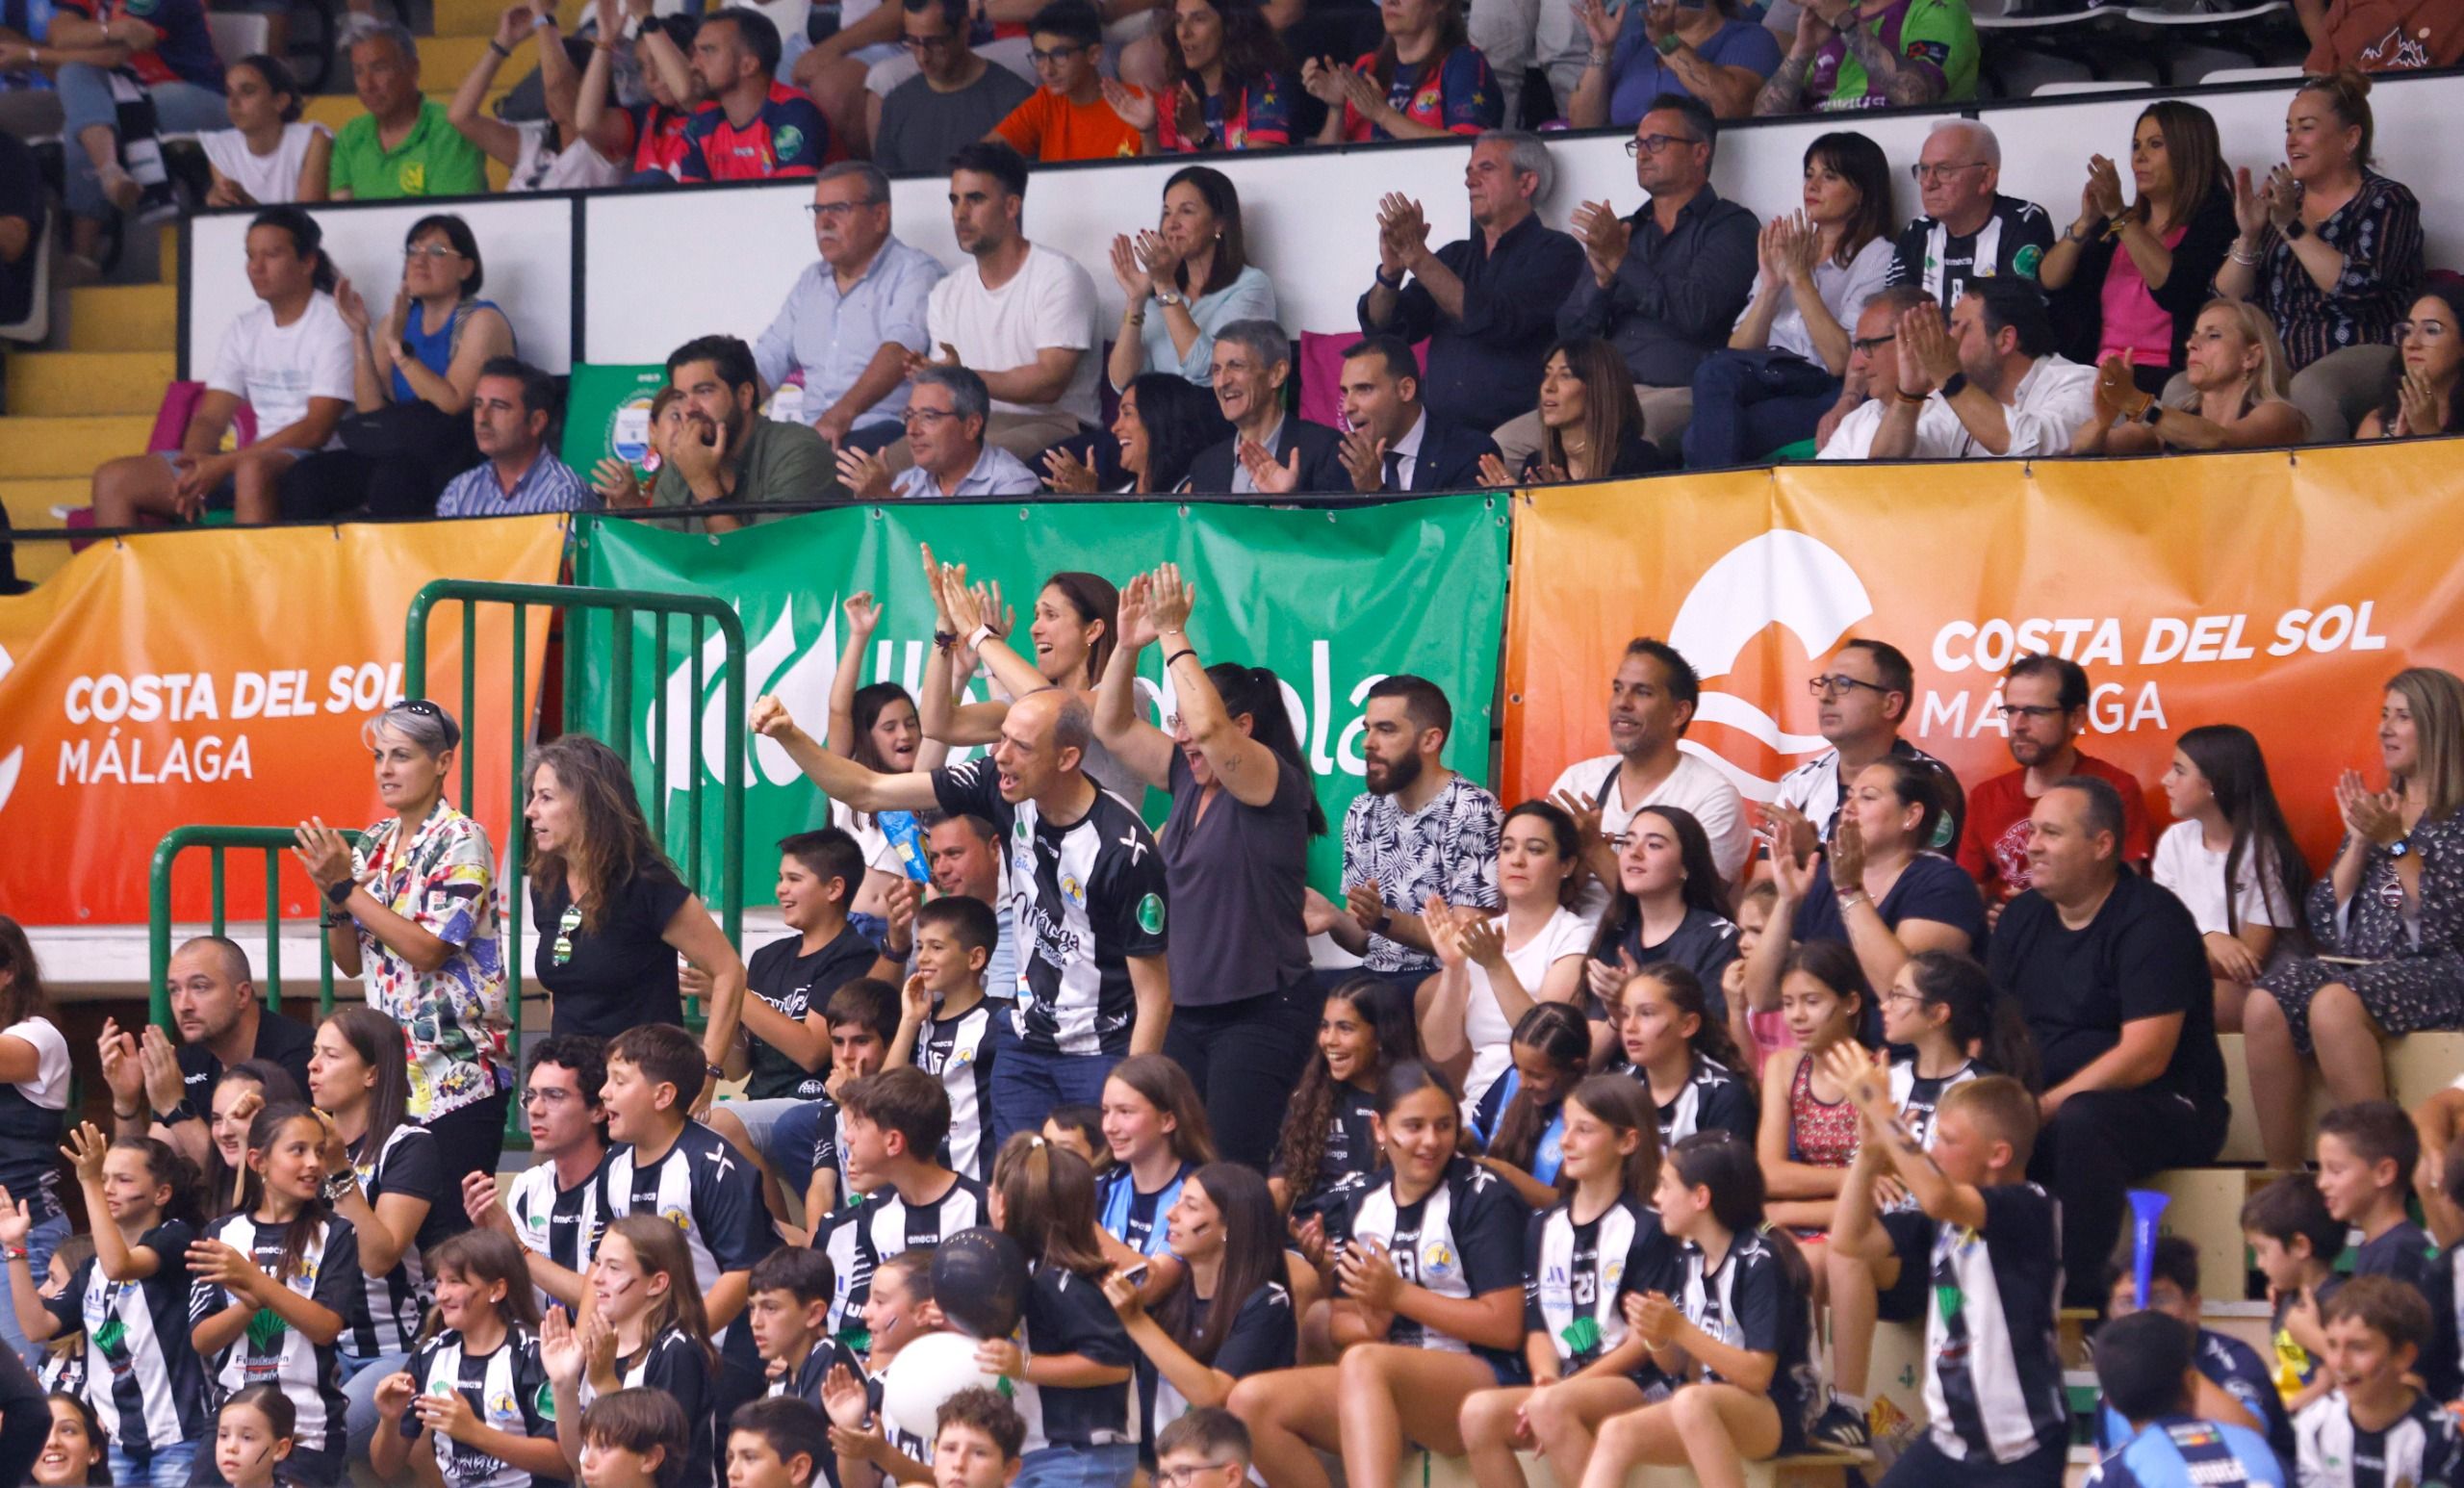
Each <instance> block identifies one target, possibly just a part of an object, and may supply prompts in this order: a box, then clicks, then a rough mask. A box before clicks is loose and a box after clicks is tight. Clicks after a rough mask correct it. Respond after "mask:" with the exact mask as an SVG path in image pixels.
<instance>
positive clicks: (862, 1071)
mask: <svg viewBox="0 0 2464 1488" xmlns="http://www.w3.org/2000/svg"><path fill="white" fill-rule="evenodd" d="M822 1018H823V1021H825V1022H826V1023H827V1024H828V1025H829V1027H830V1079H829V1080H828V1082H827V1083H826V1084H825V1085H824V1087H823V1089H822V1092H821V1094H820V1096H819V1097H817V1098H816V1099H815V1100H813V1101H812V1102H811V1105H810V1110H811V1112H812V1123H813V1124H812V1152H811V1154H810V1160H811V1164H812V1176H811V1177H810V1178H809V1179H807V1180H806V1182H805V1224H806V1226H807V1227H808V1228H809V1229H810V1230H811V1232H812V1233H813V1234H815V1235H819V1234H820V1233H821V1231H822V1227H823V1226H824V1225H826V1224H827V1223H828V1222H829V1221H830V1219H831V1218H832V1216H833V1215H834V1214H835V1213H836V1211H837V1210H838V1208H839V1207H840V1206H841V1205H845V1204H852V1203H854V1202H856V1200H858V1199H860V1198H861V1197H863V1196H864V1195H863V1193H862V1191H861V1190H860V1189H858V1188H856V1187H855V1186H854V1184H853V1183H851V1182H850V1181H849V1179H848V1175H847V1147H846V1144H845V1143H844V1142H841V1141H840V1140H839V1133H838V1123H839V1099H838V1098H839V1093H840V1092H841V1091H843V1090H846V1088H847V1087H848V1085H849V1084H851V1083H852V1082H854V1081H857V1080H860V1079H862V1078H863V1077H864V1076H866V1075H869V1074H871V1073H873V1072H874V1071H876V1070H878V1069H880V1068H881V1067H882V1065H883V1064H884V1062H886V1060H887V1059H888V1058H889V1044H890V1039H893V1038H895V1037H896V1036H897V1034H898V988H897V987H896V986H894V985H892V984H891V983H888V982H885V981H882V980H881V979H880V978H878V977H858V978H857V979H856V980H855V981H853V982H850V983H848V984H847V985H846V986H844V987H841V988H838V990H836V991H834V992H833V993H831V994H830V1005H829V1006H828V1007H826V1008H824V1009H823V1010H822ZM782 1124H783V1123H782Z"/></svg>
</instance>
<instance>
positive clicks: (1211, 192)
mask: <svg viewBox="0 0 2464 1488" xmlns="http://www.w3.org/2000/svg"><path fill="white" fill-rule="evenodd" d="M1166 29H1167V30H1169V29H1170V27H1169V25H1167V27H1166ZM1175 186H1186V187H1188V188H1189V189H1190V190H1191V191H1193V192H1197V197H1198V200H1200V201H1202V202H1205V203H1206V210H1207V211H1208V212H1209V213H1211V214H1213V215H1214V218H1215V227H1216V234H1215V257H1214V259H1213V260H1212V261H1211V262H1209V263H1208V265H1207V269H1206V282H1205V283H1204V284H1192V283H1190V266H1189V262H1188V260H1186V259H1184V260H1183V261H1181V262H1180V263H1178V264H1175V265H1173V266H1172V282H1173V283H1174V284H1176V285H1178V286H1180V288H1181V289H1182V290H1183V291H1185V292H1186V293H1187V294H1188V295H1190V297H1191V298H1193V299H1197V298H1203V297H1204V296H1206V295H1212V294H1214V293H1215V292H1216V291H1217V290H1221V289H1229V288H1231V285H1232V281H1233V280H1235V279H1238V278H1239V277H1241V271H1242V270H1243V269H1246V268H1248V267H1249V244H1248V238H1247V237H1246V235H1245V234H1244V233H1243V232H1242V231H1241V193H1240V192H1239V191H1238V190H1236V189H1235V188H1234V187H1233V185H1232V178H1231V177H1230V176H1227V175H1225V174H1224V173H1223V172H1222V171H1220V170H1218V169H1216V168H1215V167H1213V166H1183V167H1181V168H1180V169H1178V170H1175V171H1173V172H1172V173H1171V175H1170V176H1169V177H1168V179H1166V181H1165V182H1164V194H1166V195H1170V194H1171V192H1172V188H1173V187H1175Z"/></svg>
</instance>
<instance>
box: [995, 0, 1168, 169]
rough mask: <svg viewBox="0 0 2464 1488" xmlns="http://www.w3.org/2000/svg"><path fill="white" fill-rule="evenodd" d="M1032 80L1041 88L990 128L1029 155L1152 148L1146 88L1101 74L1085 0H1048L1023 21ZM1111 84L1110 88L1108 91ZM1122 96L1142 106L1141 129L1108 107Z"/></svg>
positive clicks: (1096, 22)
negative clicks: (1033, 72)
mask: <svg viewBox="0 0 2464 1488" xmlns="http://www.w3.org/2000/svg"><path fill="white" fill-rule="evenodd" d="M1027 38H1028V41H1029V43H1030V44H1031V45H1032V46H1033V47H1034V50H1033V51H1031V52H1030V53H1028V55H1029V56H1031V57H1033V58H1034V59H1035V63H1036V79H1037V81H1038V82H1040V83H1041V84H1042V85H1043V86H1042V87H1041V88H1040V89H1038V90H1036V91H1035V94H1034V96H1032V97H1030V98H1029V99H1028V100H1027V101H1026V102H1024V103H1022V104H1020V105H1018V106H1017V108H1015V109H1014V110H1012V111H1011V114H1010V116H1009V117H1008V118H1005V119H1003V120H1002V121H1001V122H1000V123H998V124H996V125H994V126H993V128H992V133H993V135H994V136H995V137H997V138H998V139H1000V140H1001V141H1002V142H1004V143H1006V144H1008V145H1009V146H1010V148H1012V149H1014V150H1016V151H1017V152H1018V153H1019V154H1020V155H1023V156H1025V157H1026V158H1027V159H1029V160H1033V161H1042V162H1047V163H1048V162H1051V161H1057V160H1114V159H1117V158H1119V157H1121V156H1125V155H1142V154H1147V153H1150V152H1152V151H1153V150H1155V149H1156V143H1155V139H1154V129H1155V125H1154V123H1153V121H1152V120H1153V117H1154V106H1153V105H1152V104H1151V103H1148V101H1147V96H1148V95H1147V92H1146V90H1144V89H1142V88H1140V87H1138V86H1137V85H1135V84H1131V83H1115V84H1113V87H1112V88H1107V87H1105V86H1104V85H1105V84H1106V83H1107V82H1110V81H1111V80H1110V79H1107V78H1106V77H1105V76H1104V75H1103V71H1102V65H1101V64H1102V63H1103V60H1104V17H1103V13H1101V12H1099V11H1097V10H1096V9H1095V8H1094V7H1093V6H1092V5H1091V4H1089V3H1088V0H1052V3H1051V4H1050V5H1047V6H1045V7H1044V8H1043V9H1042V10H1040V11H1038V12H1036V13H1035V18H1034V19H1033V20H1030V21H1029V22H1027ZM1115 89H1117V90H1118V91H1117V92H1116V91H1115ZM1116 97H1124V98H1126V99H1128V100H1131V101H1132V102H1133V105H1138V104H1142V105H1145V108H1144V110H1143V112H1144V113H1145V114H1146V115H1147V118H1148V120H1149V122H1148V123H1147V124H1146V125H1145V127H1144V128H1143V129H1141V128H1140V127H1139V126H1137V125H1134V124H1132V123H1130V122H1129V121H1128V120H1127V119H1126V118H1124V117H1122V116H1121V115H1120V114H1119V113H1118V112H1117V110H1115V109H1114V107H1113V99H1114V98H1116Z"/></svg>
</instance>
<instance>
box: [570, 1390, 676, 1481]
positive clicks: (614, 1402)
mask: <svg viewBox="0 0 2464 1488" xmlns="http://www.w3.org/2000/svg"><path fill="white" fill-rule="evenodd" d="M692 1435H693V1430H692V1427H691V1426H690V1425H689V1424H687V1423H686V1422H685V1420H684V1407H683V1406H681V1405H679V1404H677V1403H676V1397H674V1396H672V1395H669V1394H668V1393H667V1392H666V1391H664V1390H646V1389H643V1388H641V1387H640V1386H633V1387H631V1388H629V1389H625V1390H611V1391H609V1392H608V1393H607V1394H605V1395H603V1396H601V1397H600V1398H598V1399H595V1400H593V1401H591V1402H590V1405H589V1407H588V1408H587V1409H585V1410H584V1411H583V1412H582V1413H581V1442H582V1447H581V1461H580V1463H579V1464H578V1465H579V1467H580V1468H581V1488H680V1483H681V1481H682V1479H683V1476H684V1453H685V1450H686V1448H687V1447H688V1445H689V1444H690V1443H691V1440H692ZM695 1488H700V1485H698V1484H696V1485H695Z"/></svg>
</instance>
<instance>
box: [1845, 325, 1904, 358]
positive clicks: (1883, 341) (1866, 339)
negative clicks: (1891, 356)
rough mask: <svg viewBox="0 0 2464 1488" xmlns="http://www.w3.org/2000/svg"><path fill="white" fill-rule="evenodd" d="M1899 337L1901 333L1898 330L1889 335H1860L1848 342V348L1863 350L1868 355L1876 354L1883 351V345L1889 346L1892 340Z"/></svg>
mask: <svg viewBox="0 0 2464 1488" xmlns="http://www.w3.org/2000/svg"><path fill="white" fill-rule="evenodd" d="M1898 339H1899V333H1898V332H1897V331H1893V332H1891V333H1890V334H1889V335H1887V336H1859V337H1856V338H1855V339H1853V340H1851V341H1850V342H1849V343H1848V348H1849V349H1850V350H1852V351H1862V352H1863V353H1865V354H1866V355H1867V356H1876V355H1879V354H1880V353H1881V351H1882V349H1883V347H1885V346H1889V345H1890V344H1891V343H1892V342H1894V341H1897V340H1898Z"/></svg>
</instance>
